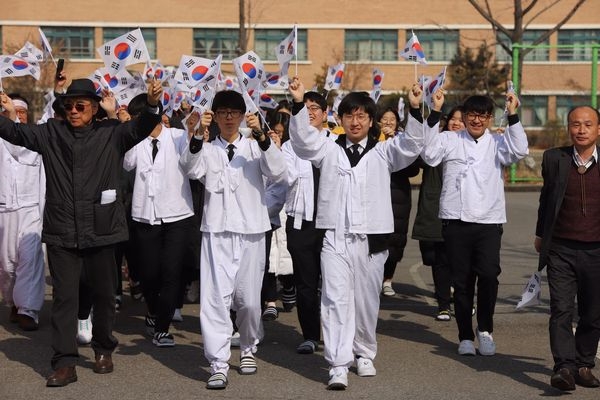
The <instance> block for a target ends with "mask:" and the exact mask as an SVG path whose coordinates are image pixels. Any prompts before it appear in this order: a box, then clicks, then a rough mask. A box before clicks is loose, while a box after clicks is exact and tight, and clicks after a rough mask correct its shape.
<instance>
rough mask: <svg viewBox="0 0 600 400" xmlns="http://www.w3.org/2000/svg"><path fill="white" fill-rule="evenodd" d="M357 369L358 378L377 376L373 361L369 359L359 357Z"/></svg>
mask: <svg viewBox="0 0 600 400" xmlns="http://www.w3.org/2000/svg"><path fill="white" fill-rule="evenodd" d="M356 369H357V372H358V376H375V375H377V370H376V369H375V366H374V365H373V361H372V360H369V359H368V358H363V357H359V358H357V359H356Z"/></svg>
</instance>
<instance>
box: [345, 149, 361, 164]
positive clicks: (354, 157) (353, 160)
mask: <svg viewBox="0 0 600 400" xmlns="http://www.w3.org/2000/svg"><path fill="white" fill-rule="evenodd" d="M359 148H360V145H359V144H353V145H352V146H350V147H349V148H348V152H347V154H348V159H349V160H350V166H352V167H354V166H355V165H356V164H358V161H359V160H360V152H359V151H358V149H359Z"/></svg>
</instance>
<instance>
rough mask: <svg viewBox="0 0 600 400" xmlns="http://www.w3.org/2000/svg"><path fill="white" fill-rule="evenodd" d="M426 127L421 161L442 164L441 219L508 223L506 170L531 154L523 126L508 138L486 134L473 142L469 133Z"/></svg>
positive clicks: (509, 132) (511, 128) (514, 128)
mask: <svg viewBox="0 0 600 400" xmlns="http://www.w3.org/2000/svg"><path fill="white" fill-rule="evenodd" d="M425 129H426V130H427V132H426V138H425V148H424V149H423V153H422V154H421V157H422V158H423V160H424V161H425V162H426V163H427V164H429V165H431V166H436V165H438V164H440V163H443V165H444V174H443V184H442V193H441V197H440V211H439V218H441V219H459V220H461V221H464V222H475V223H481V224H503V223H505V222H506V206H505V200H504V168H503V167H504V166H505V165H510V164H512V163H516V162H517V161H519V160H520V159H522V158H523V157H525V156H526V155H527V154H528V153H529V149H528V144H527V136H526V134H525V131H524V130H523V126H522V125H521V123H520V122H517V123H516V124H514V125H510V126H508V127H507V128H506V131H505V132H504V134H493V133H490V132H489V130H486V131H485V132H484V134H483V135H482V136H481V137H479V138H478V139H477V141H475V140H474V139H473V137H472V136H471V135H470V134H469V133H468V132H467V130H466V129H463V130H460V131H458V132H450V131H446V132H441V133H440V132H439V125H438V124H436V125H435V126H434V127H432V128H429V126H428V125H426V127H425Z"/></svg>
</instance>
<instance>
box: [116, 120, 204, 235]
mask: <svg viewBox="0 0 600 400" xmlns="http://www.w3.org/2000/svg"><path fill="white" fill-rule="evenodd" d="M152 139H154V138H152V137H150V136H149V137H147V138H146V139H144V140H142V141H141V142H140V143H138V144H137V145H136V146H135V147H133V148H132V149H131V150H129V151H128V152H127V153H126V154H125V160H124V162H123V167H124V168H125V169H126V170H127V171H131V170H132V169H134V168H135V169H136V171H135V183H134V186H133V198H132V204H131V217H132V218H133V220H134V221H138V222H142V223H146V224H150V225H158V224H161V223H163V222H165V223H168V222H175V221H179V220H182V219H184V218H188V217H191V216H192V215H194V208H193V203H192V192H191V189H190V183H189V180H188V178H187V176H186V175H185V173H184V172H183V169H182V168H181V166H180V165H179V157H180V155H181V153H182V152H183V150H184V149H185V148H187V133H186V132H185V131H184V130H181V129H176V128H166V127H164V126H163V127H162V130H161V132H160V134H159V135H158V136H157V137H156V139H158V143H157V144H158V153H156V158H155V159H154V162H152Z"/></svg>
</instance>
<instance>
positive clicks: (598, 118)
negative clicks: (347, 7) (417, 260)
mask: <svg viewBox="0 0 600 400" xmlns="http://www.w3.org/2000/svg"><path fill="white" fill-rule="evenodd" d="M9 97H10V96H9ZM578 108H589V109H590V110H592V111H594V114H596V118H597V119H596V122H597V123H598V124H600V111H598V110H597V109H595V108H594V107H592V106H575V107H571V109H570V110H569V112H568V113H567V123H569V118H571V113H572V112H573V111H575V110H577V109H578Z"/></svg>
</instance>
